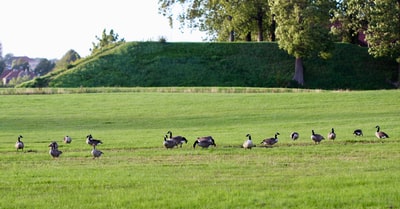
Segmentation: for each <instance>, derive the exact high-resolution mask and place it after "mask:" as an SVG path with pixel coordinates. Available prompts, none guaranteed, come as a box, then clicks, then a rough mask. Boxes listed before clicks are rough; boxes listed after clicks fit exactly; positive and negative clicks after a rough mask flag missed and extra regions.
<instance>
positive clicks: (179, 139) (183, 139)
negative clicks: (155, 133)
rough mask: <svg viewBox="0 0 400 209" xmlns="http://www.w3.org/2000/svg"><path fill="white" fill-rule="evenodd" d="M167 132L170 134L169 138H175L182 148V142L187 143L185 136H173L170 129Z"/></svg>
mask: <svg viewBox="0 0 400 209" xmlns="http://www.w3.org/2000/svg"><path fill="white" fill-rule="evenodd" d="M167 134H169V139H170V140H174V141H175V142H176V145H177V146H178V145H179V146H180V147H181V148H182V144H183V142H185V143H186V144H187V142H188V141H187V139H186V138H185V137H183V136H172V132H171V131H168V132H167Z"/></svg>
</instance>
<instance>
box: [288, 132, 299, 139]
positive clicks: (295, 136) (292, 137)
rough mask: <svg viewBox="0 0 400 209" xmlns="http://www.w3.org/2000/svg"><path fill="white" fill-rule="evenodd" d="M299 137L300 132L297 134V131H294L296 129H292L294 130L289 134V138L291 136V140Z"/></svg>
mask: <svg viewBox="0 0 400 209" xmlns="http://www.w3.org/2000/svg"><path fill="white" fill-rule="evenodd" d="M299 137H300V134H299V133H298V132H296V131H294V132H292V133H291V134H290V138H291V139H292V140H297V139H298V138H299Z"/></svg>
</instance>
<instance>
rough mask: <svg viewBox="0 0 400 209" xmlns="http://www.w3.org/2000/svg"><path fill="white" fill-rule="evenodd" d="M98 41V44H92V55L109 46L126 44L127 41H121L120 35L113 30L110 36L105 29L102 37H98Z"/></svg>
mask: <svg viewBox="0 0 400 209" xmlns="http://www.w3.org/2000/svg"><path fill="white" fill-rule="evenodd" d="M96 39H97V41H98V42H97V43H95V42H92V45H93V48H92V49H90V50H91V51H92V54H94V53H96V52H97V51H99V50H101V49H104V48H106V47H108V46H112V45H115V44H118V43H123V42H125V39H124V38H122V39H120V38H119V35H118V33H115V32H114V30H113V29H111V30H110V32H109V34H107V30H106V29H104V30H103V32H102V34H101V37H98V36H96Z"/></svg>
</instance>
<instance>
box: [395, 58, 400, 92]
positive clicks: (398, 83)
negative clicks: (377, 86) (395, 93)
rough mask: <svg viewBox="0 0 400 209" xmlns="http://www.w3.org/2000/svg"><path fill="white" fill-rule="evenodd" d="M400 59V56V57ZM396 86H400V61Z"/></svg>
mask: <svg viewBox="0 0 400 209" xmlns="http://www.w3.org/2000/svg"><path fill="white" fill-rule="evenodd" d="M399 59H400V58H399ZM396 87H397V88H400V62H398V64H397V80H396Z"/></svg>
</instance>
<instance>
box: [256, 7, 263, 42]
mask: <svg viewBox="0 0 400 209" xmlns="http://www.w3.org/2000/svg"><path fill="white" fill-rule="evenodd" d="M257 16H258V18H257V27H258V41H259V42H261V41H264V34H263V33H264V25H263V17H264V16H263V13H262V12H261V11H260V12H258V15H257Z"/></svg>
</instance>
